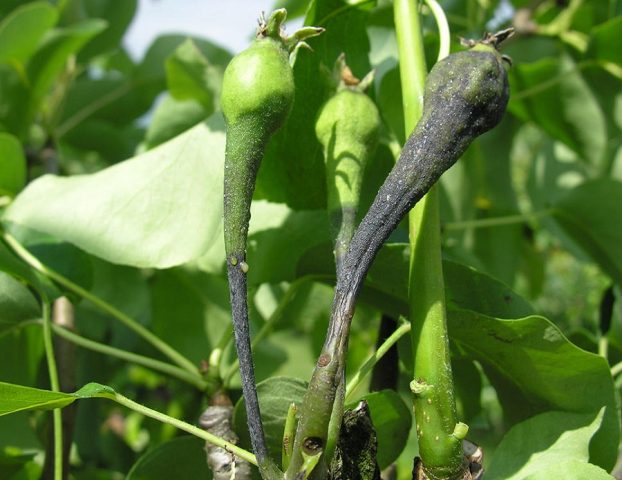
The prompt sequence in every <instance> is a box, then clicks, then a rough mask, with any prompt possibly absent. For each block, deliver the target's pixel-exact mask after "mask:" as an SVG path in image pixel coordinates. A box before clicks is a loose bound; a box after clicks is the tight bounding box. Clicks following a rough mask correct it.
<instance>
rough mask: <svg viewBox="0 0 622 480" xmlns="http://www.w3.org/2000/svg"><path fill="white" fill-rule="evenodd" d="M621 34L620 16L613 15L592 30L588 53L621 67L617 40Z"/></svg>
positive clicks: (620, 54) (621, 52)
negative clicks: (613, 16)
mask: <svg viewBox="0 0 622 480" xmlns="http://www.w3.org/2000/svg"><path fill="white" fill-rule="evenodd" d="M621 35H622V17H615V18H612V19H610V20H609V21H607V22H605V23H602V24H600V25H598V26H597V27H595V28H594V29H593V30H592V33H591V35H590V46H589V49H588V55H589V56H591V57H593V58H597V59H598V60H606V61H609V62H613V63H615V64H617V65H618V66H619V67H620V68H622V51H620V49H619V48H618V41H619V39H620V36H621Z"/></svg>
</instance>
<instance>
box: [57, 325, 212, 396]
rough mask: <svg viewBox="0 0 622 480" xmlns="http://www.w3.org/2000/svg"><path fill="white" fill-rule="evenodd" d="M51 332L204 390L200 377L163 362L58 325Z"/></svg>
mask: <svg viewBox="0 0 622 480" xmlns="http://www.w3.org/2000/svg"><path fill="white" fill-rule="evenodd" d="M52 330H53V331H54V333H55V334H56V335H58V336H59V337H63V338H64V339H65V340H67V341H69V342H71V343H74V344H76V345H78V346H80V347H83V348H86V349H88V350H92V351H94V352H98V353H102V354H104V355H108V356H110V357H115V358H119V359H121V360H125V361H127V362H130V363H134V364H136V365H141V366H143V367H147V368H150V369H152V370H155V371H158V372H162V373H164V374H166V375H170V376H171V377H175V378H177V379H179V380H182V381H184V382H186V383H189V384H190V385H194V386H195V387H197V388H198V389H199V390H204V389H205V386H206V382H205V381H204V380H203V379H202V378H201V376H200V375H194V374H192V373H190V372H188V371H186V370H183V369H181V368H179V367H176V366H174V365H170V364H168V363H165V362H161V361H159V360H155V359H153V358H149V357H145V356H143V355H138V354H136V353H132V352H127V351H125V350H121V349H119V348H115V347H111V346H109V345H104V344H103V343H99V342H95V341H93V340H90V339H88V338H84V337H81V336H80V335H77V334H75V333H73V332H72V331H70V330H67V329H66V328H63V327H61V326H59V325H52Z"/></svg>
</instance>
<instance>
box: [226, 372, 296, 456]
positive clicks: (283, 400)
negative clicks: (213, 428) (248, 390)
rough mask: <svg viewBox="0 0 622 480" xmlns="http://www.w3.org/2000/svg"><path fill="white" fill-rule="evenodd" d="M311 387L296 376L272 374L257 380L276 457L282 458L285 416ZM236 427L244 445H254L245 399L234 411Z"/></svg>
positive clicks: (269, 442)
mask: <svg viewBox="0 0 622 480" xmlns="http://www.w3.org/2000/svg"><path fill="white" fill-rule="evenodd" d="M306 390H307V384H306V382H303V381H302V380H298V379H296V378H289V377H272V378H269V379H267V380H265V381H263V382H260V383H258V384H257V394H258V395H259V406H260V408H261V419H262V421H263V426H264V430H265V433H266V444H267V446H268V451H269V452H270V456H271V457H272V458H281V446H282V443H283V429H284V428H285V417H286V416H287V410H288V408H289V405H290V404H291V403H295V404H296V405H298V406H300V405H301V404H302V397H303V396H304V394H305V392H306ZM233 424H234V426H235V427H234V430H235V431H236V433H237V434H238V435H239V436H240V445H241V446H242V447H243V448H248V447H249V446H250V437H249V435H248V427H247V426H246V409H245V407H244V399H243V398H242V399H240V400H239V401H238V403H237V404H236V405H235V410H234V412H233Z"/></svg>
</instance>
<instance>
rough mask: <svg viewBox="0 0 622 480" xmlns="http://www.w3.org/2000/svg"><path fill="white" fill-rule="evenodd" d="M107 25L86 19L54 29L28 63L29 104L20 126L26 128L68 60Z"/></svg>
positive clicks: (23, 129) (22, 130)
mask: <svg viewBox="0 0 622 480" xmlns="http://www.w3.org/2000/svg"><path fill="white" fill-rule="evenodd" d="M104 28H106V23H105V22H103V21H101V20H86V21H83V22H81V23H77V24H74V25H72V26H70V27H66V28H59V29H55V30H53V31H52V32H51V33H50V35H48V36H47V37H46V39H45V42H44V43H43V44H42V45H41V47H40V48H39V49H38V50H37V53H36V54H35V55H34V56H33V57H32V58H31V59H30V62H28V69H27V75H28V78H29V79H30V84H31V87H30V89H29V97H30V98H29V105H28V108H24V114H23V118H22V124H21V129H20V130H18V131H19V132H24V131H26V129H27V127H28V126H29V125H30V122H31V121H32V119H33V118H34V117H35V115H36V114H37V112H38V111H39V109H40V107H41V103H42V102H43V99H44V97H45V95H46V94H47V93H48V91H49V89H50V88H51V87H52V85H54V83H55V82H56V81H57V78H58V75H59V74H60V73H61V71H62V70H63V69H64V68H65V66H66V64H67V59H68V58H69V57H70V56H71V55H74V54H75V53H77V52H78V51H79V50H80V49H81V48H82V47H83V46H84V45H85V44H86V42H88V41H89V40H90V39H91V38H93V37H94V36H95V35H97V34H98V33H100V32H101V31H102V30H103V29H104Z"/></svg>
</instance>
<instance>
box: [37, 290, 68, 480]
mask: <svg viewBox="0 0 622 480" xmlns="http://www.w3.org/2000/svg"><path fill="white" fill-rule="evenodd" d="M41 303H42V305H41V307H42V312H43V344H44V346H45V357H46V359H47V363H48V372H49V376H50V386H51V388H52V391H53V392H60V384H59V380H58V369H57V367H56V357H55V356H54V343H53V342H52V316H51V313H50V302H49V300H48V299H47V297H46V296H45V295H44V294H42V302H41ZM52 416H53V424H54V480H62V479H63V423H62V412H61V409H60V408H55V409H54V411H53V412H52Z"/></svg>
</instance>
